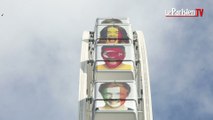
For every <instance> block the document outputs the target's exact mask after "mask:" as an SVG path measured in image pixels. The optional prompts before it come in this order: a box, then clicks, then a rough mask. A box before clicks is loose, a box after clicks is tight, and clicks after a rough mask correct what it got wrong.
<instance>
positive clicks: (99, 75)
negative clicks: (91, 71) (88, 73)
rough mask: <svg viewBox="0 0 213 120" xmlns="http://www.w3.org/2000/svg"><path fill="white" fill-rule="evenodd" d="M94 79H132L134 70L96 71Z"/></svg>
mask: <svg viewBox="0 0 213 120" xmlns="http://www.w3.org/2000/svg"><path fill="white" fill-rule="evenodd" d="M95 80H96V81H103V80H134V71H132V70H131V71H96V73H95Z"/></svg>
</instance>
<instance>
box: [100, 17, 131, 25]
mask: <svg viewBox="0 0 213 120" xmlns="http://www.w3.org/2000/svg"><path fill="white" fill-rule="evenodd" d="M97 24H98V25H100V24H129V19H128V18H118V19H117V18H106V19H105V18H104V19H103V18H99V19H97Z"/></svg>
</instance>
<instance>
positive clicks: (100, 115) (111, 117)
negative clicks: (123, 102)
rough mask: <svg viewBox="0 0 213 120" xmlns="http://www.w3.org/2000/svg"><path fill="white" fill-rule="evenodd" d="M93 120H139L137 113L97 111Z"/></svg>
mask: <svg viewBox="0 0 213 120" xmlns="http://www.w3.org/2000/svg"><path fill="white" fill-rule="evenodd" d="M93 120H138V118H137V112H136V111H118V112H115V111H114V112H111V111H109V112H107V111H95V113H94V115H93Z"/></svg>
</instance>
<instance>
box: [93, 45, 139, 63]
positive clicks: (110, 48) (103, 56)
mask: <svg viewBox="0 0 213 120" xmlns="http://www.w3.org/2000/svg"><path fill="white" fill-rule="evenodd" d="M133 48H134V47H133V45H125V46H124V45H97V50H96V60H132V61H133V60H135V55H134V50H133Z"/></svg>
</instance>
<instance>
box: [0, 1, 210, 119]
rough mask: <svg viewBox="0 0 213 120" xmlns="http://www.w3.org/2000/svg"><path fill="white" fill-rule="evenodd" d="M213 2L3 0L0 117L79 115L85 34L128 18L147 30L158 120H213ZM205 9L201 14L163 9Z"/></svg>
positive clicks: (153, 96) (61, 117)
mask: <svg viewBox="0 0 213 120" xmlns="http://www.w3.org/2000/svg"><path fill="white" fill-rule="evenodd" d="M212 5H213V1H210V0H206V1H198V0H187V1H186V0H174V1H171V0H163V1H157V0H149V1H148V0H125V1H124V0H107V1H106V0H87V1H86V0H85V1H83V0H78V1H74V0H30V1H29V0H0V14H1V16H0V120H78V80H79V70H80V51H81V38H82V33H83V31H93V30H94V26H95V20H96V18H98V17H100V18H103V17H110V18H111V17H114V18H116V17H129V19H130V22H131V24H132V28H133V30H141V31H143V33H144V36H145V40H146V47H147V52H148V61H149V72H150V80H151V92H152V105H153V116H154V120H212V119H213V102H212V101H213V87H212V84H213V64H212V61H213V39H212V36H211V35H212V31H213V23H212V19H213V8H212ZM172 8H176V9H182V8H183V9H195V8H204V15H203V17H195V18H168V17H165V10H170V9H172Z"/></svg>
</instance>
